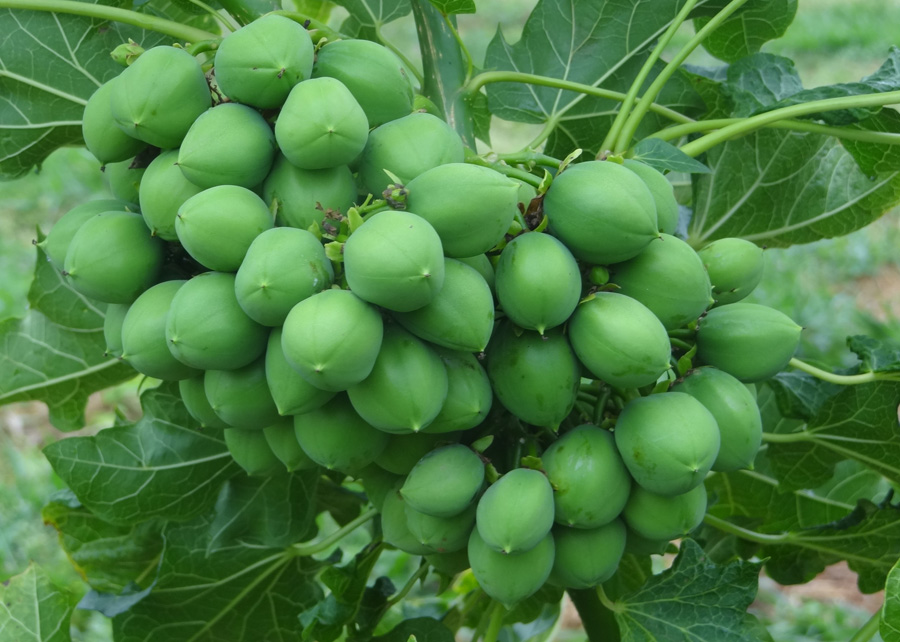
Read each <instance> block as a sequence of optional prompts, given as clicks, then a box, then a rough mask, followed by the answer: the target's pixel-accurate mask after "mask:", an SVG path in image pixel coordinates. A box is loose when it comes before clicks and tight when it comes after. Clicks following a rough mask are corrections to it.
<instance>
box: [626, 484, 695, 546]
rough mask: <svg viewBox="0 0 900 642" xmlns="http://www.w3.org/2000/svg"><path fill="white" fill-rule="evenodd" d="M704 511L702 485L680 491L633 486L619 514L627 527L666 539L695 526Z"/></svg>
mask: <svg viewBox="0 0 900 642" xmlns="http://www.w3.org/2000/svg"><path fill="white" fill-rule="evenodd" d="M705 514H706V486H704V485H703V484H700V485H699V486H697V487H695V488H693V489H691V490H689V491H688V492H686V493H682V494H680V495H675V496H672V495H659V494H657V493H653V492H651V491H649V490H646V489H644V488H641V487H639V486H637V487H635V489H634V491H632V493H631V497H629V498H628V503H627V504H626V505H625V510H624V511H623V513H622V517H623V518H624V519H625V523H626V524H628V527H629V528H630V529H631V530H633V531H634V532H635V533H637V534H638V535H640V536H641V537H645V538H647V539H649V540H656V541H666V540H672V539H675V538H676V537H683V536H685V535H687V534H688V533H690V532H691V531H692V530H694V529H695V528H697V527H698V526H699V525H700V523H701V522H702V521H703V516H704V515H705Z"/></svg>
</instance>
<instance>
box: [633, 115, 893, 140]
mask: <svg viewBox="0 0 900 642" xmlns="http://www.w3.org/2000/svg"><path fill="white" fill-rule="evenodd" d="M744 120H746V119H745V118H714V119H712V120H703V121H697V122H693V123H685V124H683V125H674V126H672V127H667V128H666V129H662V130H660V131H658V132H656V133H654V134H651V135H650V136H648V138H658V139H660V140H665V141H670V140H676V139H678V138H681V137H683V136H687V135H689V134H696V133H702V132H711V131H715V130H717V129H722V128H723V127H728V126H729V125H734V124H736V123H741V122H743V121H744ZM764 127H767V128H771V129H787V130H789V131H795V132H810V133H813V134H822V135H823V136H834V137H836V138H842V139H844V140H855V141H859V142H862V143H879V144H882V145H900V134H894V133H891V132H878V131H870V130H867V129H853V128H852V127H831V126H829V125H822V124H819V123H813V122H810V121H807V120H779V121H776V122H774V123H769V124H767V125H764Z"/></svg>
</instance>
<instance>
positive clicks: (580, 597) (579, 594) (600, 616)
mask: <svg viewBox="0 0 900 642" xmlns="http://www.w3.org/2000/svg"><path fill="white" fill-rule="evenodd" d="M566 592H567V593H568V594H569V597H570V598H571V599H572V604H574V605H575V609H576V610H577V611H578V616H579V617H580V618H581V624H582V625H583V626H584V632H585V633H586V634H587V637H588V641H589V642H619V640H621V639H622V637H621V633H620V632H619V625H618V624H617V623H616V618H615V616H614V615H613V611H612V609H610V608H609V607H610V606H613V605H612V604H610V603H609V600H608V599H606V595H605V594H604V595H603V598H601V597H600V592H602V589H601V588H599V587H598V588H596V589H578V590H576V589H568V590H567V591H566ZM604 599H605V603H604V601H603V600H604Z"/></svg>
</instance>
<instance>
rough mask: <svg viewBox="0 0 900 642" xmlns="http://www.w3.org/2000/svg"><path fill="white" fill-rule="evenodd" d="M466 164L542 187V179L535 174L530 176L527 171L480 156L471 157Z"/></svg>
mask: <svg viewBox="0 0 900 642" xmlns="http://www.w3.org/2000/svg"><path fill="white" fill-rule="evenodd" d="M466 162H467V163H470V164H472V165H481V166H482V167H490V168H491V169H493V170H496V171H498V172H500V173H501V174H505V175H507V176H509V177H511V178H516V179H518V180H520V181H522V182H523V183H528V184H529V185H531V186H532V187H540V186H541V178H540V177H539V176H535V175H534V174H529V173H528V172H526V171H525V170H521V169H516V168H515V167H510V166H509V165H504V164H503V163H492V162H490V161H489V160H485V159H484V158H481V157H480V156H470V157H469V158H467V159H466Z"/></svg>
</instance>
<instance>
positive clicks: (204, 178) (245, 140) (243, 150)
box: [178, 103, 275, 188]
mask: <svg viewBox="0 0 900 642" xmlns="http://www.w3.org/2000/svg"><path fill="white" fill-rule="evenodd" d="M274 160H275V135H274V134H273V133H272V128H271V127H269V124H268V123H267V122H266V121H265V119H264V118H263V117H262V116H261V115H260V113H259V112H258V111H256V110H255V109H253V108H251V107H247V106H246V105H238V104H236V103H223V104H221V105H217V106H216V107H214V108H212V109H209V110H207V111H206V112H204V113H203V114H202V115H201V116H200V117H199V118H197V120H196V121H194V124H193V125H191V128H190V130H189V131H188V133H187V134H186V135H185V137H184V142H183V143H182V144H181V148H180V149H179V150H178V166H179V167H180V168H181V171H182V172H183V173H184V175H185V177H186V178H187V179H188V180H189V181H191V182H192V183H194V184H196V185H199V186H200V187H215V186H216V185H240V186H241V187H246V188H251V187H256V186H257V185H259V184H260V183H262V182H263V179H264V178H265V177H266V175H267V174H268V173H269V169H271V167H272V163H273V162H274Z"/></svg>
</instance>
